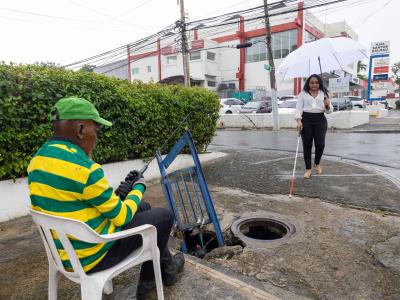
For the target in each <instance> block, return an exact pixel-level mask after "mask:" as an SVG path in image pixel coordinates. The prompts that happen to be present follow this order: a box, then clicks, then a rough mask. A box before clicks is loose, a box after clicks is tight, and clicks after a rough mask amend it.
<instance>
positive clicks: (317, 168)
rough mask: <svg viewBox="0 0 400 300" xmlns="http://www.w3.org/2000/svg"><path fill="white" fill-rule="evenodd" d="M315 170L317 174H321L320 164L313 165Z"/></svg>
mask: <svg viewBox="0 0 400 300" xmlns="http://www.w3.org/2000/svg"><path fill="white" fill-rule="evenodd" d="M315 171H317V174H322V168H321V165H315Z"/></svg>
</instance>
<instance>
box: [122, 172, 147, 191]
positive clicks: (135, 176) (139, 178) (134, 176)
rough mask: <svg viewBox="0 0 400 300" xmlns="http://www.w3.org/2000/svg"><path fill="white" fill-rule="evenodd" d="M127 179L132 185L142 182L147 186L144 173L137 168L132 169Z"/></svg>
mask: <svg viewBox="0 0 400 300" xmlns="http://www.w3.org/2000/svg"><path fill="white" fill-rule="evenodd" d="M125 181H126V182H129V183H131V184H132V187H133V186H134V185H135V184H137V183H141V184H143V185H144V186H145V187H146V181H145V179H144V177H143V174H142V173H140V171H137V170H133V171H130V172H129V173H128V175H126V177H125Z"/></svg>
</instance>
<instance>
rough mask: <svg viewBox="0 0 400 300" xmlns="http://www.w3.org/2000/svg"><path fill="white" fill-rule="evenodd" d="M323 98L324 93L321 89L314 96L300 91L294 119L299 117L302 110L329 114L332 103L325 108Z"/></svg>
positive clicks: (331, 109)
mask: <svg viewBox="0 0 400 300" xmlns="http://www.w3.org/2000/svg"><path fill="white" fill-rule="evenodd" d="M324 98H325V94H324V92H323V91H321V90H319V91H318V95H317V97H315V98H314V97H313V96H311V95H310V94H309V93H307V92H305V91H302V92H301V93H300V94H299V96H298V97H297V104H296V114H295V118H296V120H297V119H301V116H302V114H303V111H304V112H309V113H322V112H325V113H327V114H330V113H331V112H332V111H333V106H332V103H331V104H330V105H329V109H325V104H324Z"/></svg>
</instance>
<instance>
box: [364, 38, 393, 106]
mask: <svg viewBox="0 0 400 300" xmlns="http://www.w3.org/2000/svg"><path fill="white" fill-rule="evenodd" d="M389 52H390V41H382V42H374V43H372V44H371V56H370V59H369V72H368V100H370V101H372V100H383V99H384V98H385V97H386V95H387V87H386V86H384V85H383V84H381V83H384V82H385V81H387V80H389V65H390V58H389V55H390V54H389Z"/></svg>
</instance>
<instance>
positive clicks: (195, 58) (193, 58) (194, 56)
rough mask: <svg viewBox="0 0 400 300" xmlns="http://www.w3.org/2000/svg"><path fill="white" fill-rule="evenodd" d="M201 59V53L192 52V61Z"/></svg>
mask: <svg viewBox="0 0 400 300" xmlns="http://www.w3.org/2000/svg"><path fill="white" fill-rule="evenodd" d="M200 58H201V53H200V51H196V52H190V60H197V59H200Z"/></svg>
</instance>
